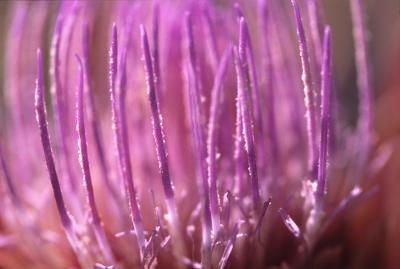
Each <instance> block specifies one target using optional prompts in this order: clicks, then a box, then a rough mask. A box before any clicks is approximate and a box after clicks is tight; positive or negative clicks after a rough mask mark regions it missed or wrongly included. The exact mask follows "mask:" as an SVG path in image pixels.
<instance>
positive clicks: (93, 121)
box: [81, 22, 120, 205]
mask: <svg viewBox="0 0 400 269" xmlns="http://www.w3.org/2000/svg"><path fill="white" fill-rule="evenodd" d="M81 38H82V39H81V41H82V55H83V57H82V63H83V77H84V80H85V81H86V82H85V84H86V87H87V90H86V91H85V92H87V96H88V103H87V105H86V107H87V109H88V110H87V115H88V120H89V123H90V125H91V128H92V131H93V138H94V144H95V149H96V151H97V154H96V155H97V157H98V160H99V163H100V169H101V174H102V178H103V181H104V183H105V186H106V188H107V189H108V191H109V192H110V194H111V197H112V199H113V200H114V202H115V203H116V204H117V205H118V204H119V202H120V196H119V193H118V191H116V189H115V187H114V186H113V184H112V182H111V179H110V176H109V167H108V165H107V160H106V157H105V153H104V144H103V140H102V133H101V130H100V127H99V124H98V120H97V113H96V107H95V101H94V95H93V93H94V91H93V88H92V85H93V84H92V79H91V78H92V74H91V72H90V68H89V62H90V60H89V27H88V24H87V22H85V23H84V24H83V26H82V37H81Z"/></svg>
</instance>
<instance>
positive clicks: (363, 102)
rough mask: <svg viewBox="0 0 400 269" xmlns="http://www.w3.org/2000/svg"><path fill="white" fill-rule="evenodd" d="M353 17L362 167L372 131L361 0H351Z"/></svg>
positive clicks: (360, 165)
mask: <svg viewBox="0 0 400 269" xmlns="http://www.w3.org/2000/svg"><path fill="white" fill-rule="evenodd" d="M350 4H351V15H352V16H351V17H352V20H353V39H354V50H355V57H356V69H357V86H358V97H359V105H358V113H359V119H358V123H357V125H358V126H357V128H358V132H359V133H358V136H359V137H360V139H361V142H360V143H361V148H362V150H363V151H364V152H362V153H360V156H361V158H360V163H359V164H358V166H359V167H362V165H363V162H365V161H366V159H367V156H368V154H369V151H370V140H371V137H370V131H371V85H370V83H371V82H370V75H369V69H368V60H367V45H366V33H365V29H364V16H363V10H362V6H361V3H360V1H359V0H351V1H350Z"/></svg>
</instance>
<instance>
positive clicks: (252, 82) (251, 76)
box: [236, 5, 265, 152]
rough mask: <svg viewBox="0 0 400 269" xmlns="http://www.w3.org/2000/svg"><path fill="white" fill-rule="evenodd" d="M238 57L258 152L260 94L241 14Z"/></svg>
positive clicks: (251, 49)
mask: <svg viewBox="0 0 400 269" xmlns="http://www.w3.org/2000/svg"><path fill="white" fill-rule="evenodd" d="M236 7H237V8H239V7H238V5H236ZM239 57H240V58H241V61H242V65H243V70H244V75H245V79H246V84H247V88H248V91H250V92H251V98H252V100H251V101H252V102H251V104H252V108H253V110H252V113H253V114H254V119H255V124H256V127H257V132H256V134H258V135H259V136H260V137H259V138H258V140H259V141H260V144H261V149H262V150H261V151H260V152H263V151H264V148H265V147H264V145H263V144H264V139H262V138H263V131H264V130H263V123H262V117H261V95H260V91H259V87H258V79H257V73H256V67H255V59H254V52H253V45H252V43H251V38H250V33H249V29H248V27H247V23H246V20H245V19H244V17H243V16H241V17H240V18H239Z"/></svg>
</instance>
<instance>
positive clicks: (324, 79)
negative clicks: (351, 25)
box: [316, 26, 332, 205]
mask: <svg viewBox="0 0 400 269" xmlns="http://www.w3.org/2000/svg"><path fill="white" fill-rule="evenodd" d="M331 66H332V51H331V29H330V27H329V26H326V27H325V33H324V44H323V57H322V70H321V99H322V104H321V135H320V136H321V137H320V139H321V142H320V148H319V165H318V185H317V193H316V198H317V199H316V201H317V205H319V204H321V202H322V199H323V197H324V194H325V182H326V168H327V156H328V136H329V129H330V128H329V124H330V116H331V111H330V108H331Z"/></svg>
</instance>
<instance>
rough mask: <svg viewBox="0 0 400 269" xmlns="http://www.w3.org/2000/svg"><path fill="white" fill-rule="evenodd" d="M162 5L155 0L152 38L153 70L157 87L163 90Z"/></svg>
mask: <svg viewBox="0 0 400 269" xmlns="http://www.w3.org/2000/svg"><path fill="white" fill-rule="evenodd" d="M159 17H160V7H159V3H158V1H157V0H156V1H154V5H153V22H152V23H153V25H152V26H153V28H152V32H151V35H152V39H153V50H152V55H153V70H154V80H155V83H156V85H157V89H159V91H161V90H162V89H161V73H160V55H159V50H160V45H159V36H160V34H159V32H160V19H159Z"/></svg>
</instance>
